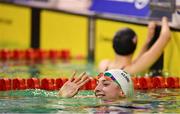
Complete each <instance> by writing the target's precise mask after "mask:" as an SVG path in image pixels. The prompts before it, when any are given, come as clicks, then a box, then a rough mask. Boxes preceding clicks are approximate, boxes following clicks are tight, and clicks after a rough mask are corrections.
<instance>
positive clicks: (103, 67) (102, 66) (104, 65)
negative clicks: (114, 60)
mask: <svg viewBox="0 0 180 114" xmlns="http://www.w3.org/2000/svg"><path fill="white" fill-rule="evenodd" d="M110 63H111V60H109V59H103V60H101V61H100V63H99V66H98V67H99V71H100V72H104V71H105V70H106V69H107V68H108V66H109V64H110Z"/></svg>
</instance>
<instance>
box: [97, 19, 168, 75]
mask: <svg viewBox="0 0 180 114" xmlns="http://www.w3.org/2000/svg"><path fill="white" fill-rule="evenodd" d="M161 23H162V27H161V32H160V35H159V38H158V39H157V41H156V42H155V43H154V44H153V45H152V46H151V48H149V49H148V45H149V43H150V41H151V39H152V37H153V36H154V32H155V28H156V23H155V22H150V23H149V24H148V34H147V39H146V42H145V44H144V46H143V47H142V49H141V51H140V53H139V55H138V56H137V57H136V59H134V60H133V59H132V57H133V54H134V52H135V49H136V45H137V36H136V33H135V32H134V31H133V30H132V29H130V28H123V29H121V30H119V31H118V32H117V33H116V34H115V36H114V39H113V49H114V52H115V58H114V60H112V61H111V60H107V59H106V60H102V61H101V62H100V64H99V70H100V72H102V71H105V70H107V69H124V70H125V71H127V72H128V73H130V74H137V73H140V72H143V71H145V70H148V69H149V68H150V67H151V65H153V64H154V63H155V62H156V60H157V59H158V58H159V57H160V55H161V54H162V52H163V50H164V48H165V47H166V45H167V43H168V41H169V40H170V35H171V33H170V28H169V25H168V19H167V18H166V17H163V18H162V21H161Z"/></svg>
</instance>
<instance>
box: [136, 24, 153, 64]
mask: <svg viewBox="0 0 180 114" xmlns="http://www.w3.org/2000/svg"><path fill="white" fill-rule="evenodd" d="M155 28H156V23H155V22H154V21H151V22H150V23H149V24H148V30H147V37H146V41H145V43H144V45H143V46H142V48H141V51H140V53H139V54H138V56H137V57H136V58H135V60H134V61H137V60H138V59H139V58H140V56H142V55H143V54H144V53H145V52H146V51H147V50H148V46H149V43H150V42H151V40H152V38H153V36H154V33H155Z"/></svg>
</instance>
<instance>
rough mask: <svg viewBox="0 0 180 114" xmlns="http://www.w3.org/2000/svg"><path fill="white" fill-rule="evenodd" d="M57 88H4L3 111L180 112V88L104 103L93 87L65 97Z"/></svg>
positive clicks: (138, 93) (1, 95) (0, 96)
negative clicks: (59, 93) (13, 89)
mask: <svg viewBox="0 0 180 114" xmlns="http://www.w3.org/2000/svg"><path fill="white" fill-rule="evenodd" d="M57 93H58V92H57V91H45V90H39V89H37V90H23V91H6V92H0V111H1V113H12V112H13V113H110V112H113V113H120V112H127V113H159V112H162V113H180V109H179V107H180V90H179V89H161V90H148V91H142V90H141V91H140V90H139V91H136V94H135V96H134V98H132V99H124V100H119V101H116V102H113V103H104V102H102V101H101V100H100V99H98V98H95V97H93V95H94V93H93V91H80V92H79V93H78V95H76V96H75V97H73V98H61V97H59V96H58V95H57Z"/></svg>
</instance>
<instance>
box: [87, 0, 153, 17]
mask: <svg viewBox="0 0 180 114" xmlns="http://www.w3.org/2000/svg"><path fill="white" fill-rule="evenodd" d="M149 2H150V0H93V2H92V6H91V8H90V10H91V11H95V12H97V13H113V14H121V15H129V16H138V17H146V16H148V14H149V9H150V8H149Z"/></svg>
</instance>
